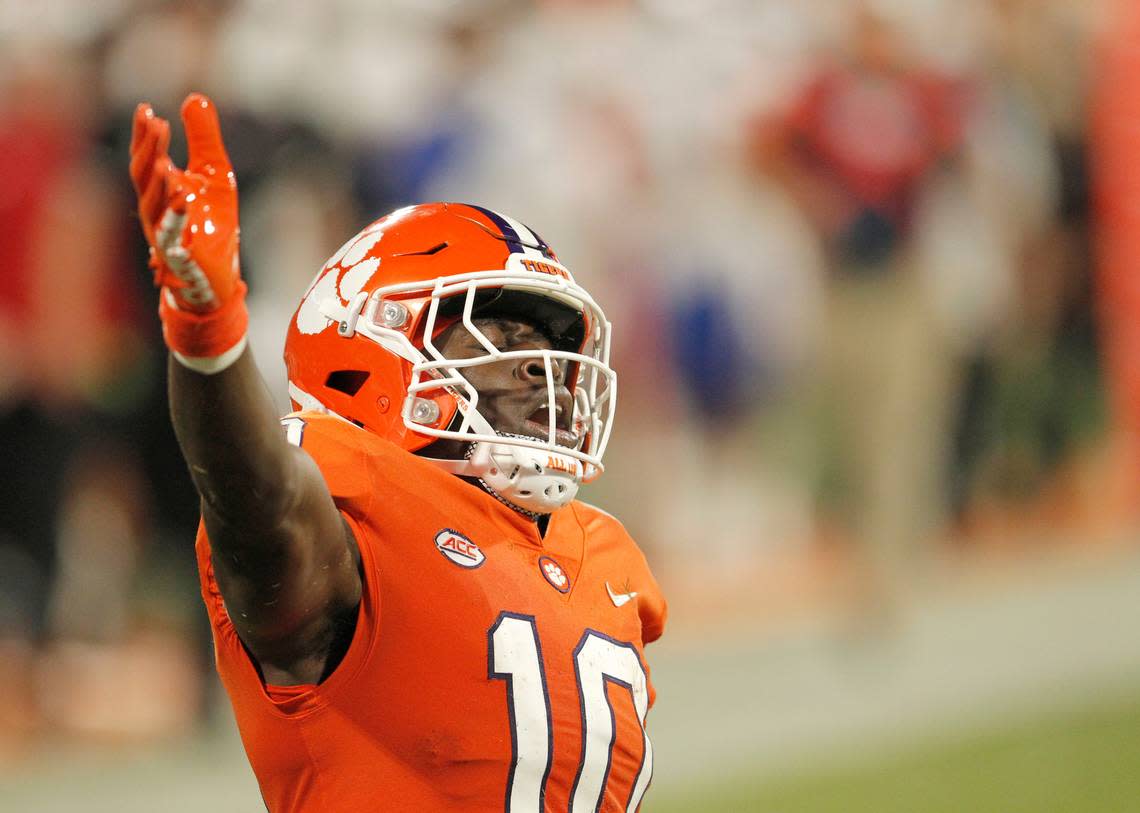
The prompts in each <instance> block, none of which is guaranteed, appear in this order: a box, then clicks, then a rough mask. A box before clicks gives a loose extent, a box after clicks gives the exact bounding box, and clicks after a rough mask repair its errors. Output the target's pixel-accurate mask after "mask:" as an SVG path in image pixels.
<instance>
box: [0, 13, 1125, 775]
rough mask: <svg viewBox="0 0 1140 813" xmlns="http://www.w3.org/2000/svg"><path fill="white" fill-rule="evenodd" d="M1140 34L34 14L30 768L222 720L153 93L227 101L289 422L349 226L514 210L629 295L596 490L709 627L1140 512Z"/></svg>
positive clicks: (3, 532) (6, 203) (878, 593)
mask: <svg viewBox="0 0 1140 813" xmlns="http://www.w3.org/2000/svg"><path fill="white" fill-rule="evenodd" d="M1138 26H1140V16H1138V14H1137V13H1136V12H1135V11H1133V10H1132V8H1131V4H1128V3H1124V4H1121V5H1120V6H1119V7H1117V6H1116V5H1115V4H1111V3H1107V2H1101V1H1099V0H1095V1H1094V0H1087V1H1085V2H1071V0H965V2H949V0H866V1H864V0H845V2H837V1H836V0H798V1H797V2H794V3H789V2H780V1H779V0H700V1H699V2H697V1H695V0H469V1H466V2H458V1H456V2H452V1H451V0H385V2H372V1H371V0H326V1H325V2H322V3H302V2H295V3H281V2H270V0H187V1H185V2H173V1H170V2H164V1H162V0H101V2H99V3H85V2H80V1H79V0H49V1H48V2H41V3H35V4H32V3H27V2H24V1H23V0H7V1H6V2H0V461H2V462H0V466H2V468H0V506H2V507H0V692H2V693H3V694H4V696H5V698H6V702H4V703H3V704H0V755H3V754H9V755H14V754H16V753H19V752H21V751H22V750H23V749H26V748H27V747H28V744H29V743H31V742H34V741H35V740H36V739H37V737H40V736H43V735H45V734H46V735H59V734H60V733H63V734H64V735H65V736H69V737H79V738H93V739H96V740H100V741H102V740H105V739H106V738H139V737H142V738H146V737H151V736H156V735H165V734H169V733H171V732H179V731H185V730H189V729H191V728H192V727H193V726H195V725H196V724H197V722H198V721H199V720H200V719H201V718H202V715H203V714H204V710H205V709H206V708H207V707H208V706H209V705H210V702H211V698H212V697H213V689H212V688H211V687H212V685H213V684H212V678H210V677H209V674H210V669H211V653H210V650H209V645H208V632H207V630H206V627H205V618H204V613H202V611H201V607H200V606H199V602H198V599H197V595H196V589H197V588H196V580H195V570H194V561H193V554H192V538H193V534H194V529H195V526H196V522H197V511H196V504H195V499H194V492H193V489H192V487H191V485H190V482H189V480H188V478H187V476H186V473H185V471H184V469H183V463H182V462H181V458H180V457H179V454H178V451H177V447H176V445H175V443H174V439H173V435H172V432H171V430H170V427H169V420H168V417H167V412H166V406H165V393H164V375H165V372H164V364H165V354H164V351H163V345H162V342H161V338H160V333H159V325H158V320H157V316H156V313H155V294H154V291H153V290H152V287H151V282H150V277H149V272H148V270H147V267H146V257H145V253H144V249H145V245H144V243H143V242H142V239H141V236H140V234H139V229H138V225H137V221H136V218H135V217H134V214H133V193H132V190H131V187H130V182H129V178H128V175H127V144H128V140H129V127H130V120H131V111H132V110H133V108H134V106H135V104H136V103H137V102H139V101H140V100H147V101H149V102H151V103H152V104H153V105H154V107H155V108H156V110H157V111H158V112H159V114H160V115H164V116H166V117H168V118H172V119H173V118H176V117H177V110H178V105H179V103H180V101H181V99H182V98H183V97H184V95H185V94H186V93H187V92H188V91H191V90H202V91H205V92H207V93H208V94H210V95H211V96H212V97H213V98H214V99H215V101H216V102H217V103H218V105H219V107H220V110H221V112H222V127H223V133H224V135H225V138H226V143H227V145H228V147H229V150H230V154H231V156H232V159H233V163H234V166H235V169H236V173H237V178H238V183H239V189H240V193H241V207H242V209H241V218H242V261H243V268H244V273H245V275H246V277H247V278H248V280H249V285H250V294H251V295H250V307H251V313H252V320H251V330H252V331H253V333H252V335H251V340H252V345H253V348H254V352H255V354H256V356H257V359H258V362H259V364H260V365H261V368H262V370H263V371H264V373H265V376H266V378H267V380H268V382H269V384H270V387H271V389H272V390H273V392H274V393H275V394H276V395H277V396H278V398H279V399H280V403H281V409H282V412H285V411H287V409H288V405H287V401H286V400H285V398H284V395H285V381H284V367H283V364H282V363H281V361H280V355H281V347H282V344H283V340H284V335H285V329H286V325H287V322H288V319H289V317H290V314H291V313H292V310H293V308H294V307H295V305H296V303H297V301H298V300H299V297H300V295H301V294H302V293H303V291H304V289H305V287H306V286H307V285H308V283H309V281H310V279H311V277H312V275H313V274H314V273H315V271H316V270H317V269H319V268H320V267H321V265H322V263H323V262H324V260H325V259H326V257H327V256H328V255H329V254H331V253H332V251H333V250H334V249H335V248H336V247H337V246H339V245H340V244H341V243H342V242H343V240H344V239H345V238H346V237H348V236H349V235H351V234H353V233H355V231H356V230H357V229H358V228H360V227H361V226H362V225H363V224H365V223H367V222H369V221H370V220H372V219H374V218H375V217H377V216H379V215H380V214H382V213H384V212H386V211H387V210H389V209H392V208H394V207H396V206H399V205H403V204H405V203H409V202H415V201H426V200H436V199H443V200H459V201H471V202H477V203H479V204H481V205H485V206H489V207H492V208H495V209H500V210H502V211H505V212H509V213H511V214H512V215H514V216H515V217H518V218H520V219H522V220H523V221H524V222H527V223H529V224H532V225H533V226H534V227H535V228H537V229H538V230H539V231H540V232H541V233H542V234H543V235H544V236H545V237H546V238H547V239H548V240H549V241H550V242H551V244H552V245H553V246H554V247H555V249H556V250H557V251H558V253H559V256H560V258H561V259H562V260H563V261H564V262H565V263H566V264H567V265H568V266H569V267H570V268H571V269H572V270H573V272H574V273H575V275H576V276H577V278H578V280H579V281H580V282H582V283H583V284H584V285H585V286H586V287H587V288H588V289H589V290H590V291H591V292H592V293H593V295H594V296H595V298H596V299H597V300H598V301H599V302H600V303H602V305H603V307H604V308H605V309H606V311H607V315H608V316H609V317H610V319H611V320H612V321H613V323H614V326H615V327H614V336H615V353H616V360H615V367H616V369H617V370H618V374H619V376H620V380H621V397H620V408H619V410H618V423H617V426H616V430H615V433H614V439H613V442H612V444H611V447H610V451H609V453H608V454H607V464H608V469H609V472H608V474H607V476H606V477H603V478H602V479H601V480H600V481H599V482H598V484H597V485H595V486H593V487H591V488H590V489H589V490H588V491H587V492H586V493H585V497H586V499H588V500H590V501H592V502H596V503H598V504H599V505H601V506H603V507H605V508H607V509H609V510H611V511H613V512H614V513H615V514H617V515H618V516H619V517H620V518H621V519H622V520H623V521H624V522H625V524H626V525H627V527H628V528H629V529H630V531H631V532H632V533H633V535H634V536H635V538H637V539H638V540H639V541H640V542H641V544H642V545H643V546H644V548H645V549H646V550H647V552H648V555H649V557H650V560H651V562H652V563H653V564H654V566H655V569H656V570H657V572H658V573H659V576H660V579H661V581H662V582H663V584H664V586H665V587H666V590H667V592H668V593H671V594H672V595H673V596H674V597H675V601H674V617H675V618H676V621H677V624H678V625H679V626H680V627H681V628H682V629H684V628H685V627H686V625H689V626H690V627H691V628H692V629H694V630H699V629H700V628H701V627H702V625H709V624H715V623H718V622H719V620H720V619H722V618H723V617H724V614H726V613H727V614H736V615H739V616H747V617H749V618H751V619H763V618H778V617H780V615H781V613H786V612H790V611H792V608H795V607H800V606H804V605H810V604H812V603H818V602H844V603H847V604H848V605H849V606H850V607H851V611H852V613H853V617H858V618H862V619H865V620H870V622H871V623H872V624H874V623H877V622H876V619H889V617H890V616H891V614H892V612H893V609H892V608H893V607H895V606H896V605H897V604H899V603H900V602H902V601H905V597H906V595H908V593H912V592H914V591H916V590H922V589H923V585H925V584H927V583H928V582H929V579H931V578H936V576H934V577H932V576H931V575H930V574H931V573H937V572H939V571H938V568H939V567H943V566H944V563H945V562H946V561H947V560H958V559H960V558H962V557H970V556H973V555H978V556H984V555H989V554H992V553H993V552H994V551H999V552H1001V553H1002V555H1005V554H1006V553H1010V555H1014V554H1016V555H1018V556H1022V555H1024V556H1030V555H1033V551H1034V549H1036V548H1038V547H1041V546H1049V545H1054V544H1061V541H1060V540H1062V539H1064V540H1069V542H1067V544H1072V540H1079V541H1083V542H1078V544H1079V543H1085V544H1091V542H1089V540H1094V541H1095V540H1098V539H1101V538H1102V537H1103V536H1104V535H1105V534H1107V533H1110V532H1111V531H1112V530H1113V529H1117V528H1121V527H1131V525H1133V524H1134V523H1135V520H1136V511H1135V508H1136V505H1137V502H1136V499H1135V498H1136V496H1137V493H1136V489H1135V480H1136V472H1137V470H1138V469H1137V466H1136V463H1137V462H1140V455H1137V453H1136V449H1135V448H1134V444H1135V439H1136V437H1137V436H1138V433H1137V432H1136V431H1134V427H1133V425H1132V424H1133V423H1134V422H1135V421H1136V420H1137V418H1138V416H1140V403H1138V401H1140V398H1138V397H1137V393H1138V391H1140V386H1137V385H1136V379H1137V377H1138V376H1140V357H1138V350H1140V347H1138V345H1140V342H1138V341H1137V336H1136V334H1137V332H1138V331H1140V327H1133V323H1135V324H1137V325H1140V296H1137V295H1135V294H1134V293H1132V288H1135V287H1136V286H1137V283H1135V282H1132V281H1131V280H1130V277H1129V274H1128V271H1129V269H1130V268H1135V262H1136V261H1138V260H1140V246H1137V245H1135V238H1134V239H1132V240H1131V241H1130V239H1129V237H1128V233H1129V232H1130V231H1135V232H1137V233H1140V230H1133V229H1132V228H1131V225H1132V224H1131V223H1130V218H1133V217H1136V216H1137V215H1134V214H1132V213H1131V211H1130V207H1129V205H1128V201H1129V200H1131V199H1133V198H1134V195H1133V198H1130V197H1129V194H1130V192H1133V187H1136V188H1140V181H1137V180H1133V179H1132V177H1131V175H1132V174H1133V173H1134V172H1135V170H1131V169H1130V168H1129V164H1130V163H1131V162H1130V152H1132V153H1134V150H1135V149H1136V147H1140V136H1134V135H1132V134H1131V133H1130V132H1129V129H1130V128H1129V124H1128V122H1129V120H1131V121H1132V122H1133V124H1132V125H1131V129H1133V130H1135V129H1136V127H1135V121H1136V120H1137V119H1136V117H1137V115H1140V110H1138V108H1137V106H1136V104H1131V103H1132V102H1135V101H1136V99H1137V98H1140V94H1137V93H1136V92H1135V91H1133V90H1132V89H1131V84H1132V83H1131V82H1130V81H1128V80H1129V77H1130V76H1135V75H1138V74H1137V73H1136V70H1134V68H1135V67H1136V66H1133V65H1131V64H1130V59H1131V57H1130V56H1129V51H1130V47H1129V44H1130V42H1134V41H1135V40H1136V37H1135V34H1134V32H1136V31H1137V30H1138ZM1131 50H1138V49H1137V48H1136V46H1131ZM1138 52H1140V51H1138ZM1129 94H1131V96H1129ZM1137 104H1140V102H1137ZM174 129H175V131H176V135H175V144H174V146H173V152H174V154H175V159H176V161H180V160H181V158H182V156H184V152H182V150H183V149H184V147H183V145H182V144H181V143H179V141H178V135H177V131H179V130H180V127H175V128H174ZM1094 190H1095V192H1096V194H1095V195H1094V194H1093V191H1094ZM1131 208H1136V209H1137V210H1138V211H1140V208H1138V207H1136V206H1135V204H1132V207H1131ZM1118 269H1119V270H1118ZM940 563H941V564H940ZM886 623H889V621H887V622H886ZM127 698H130V702H129V703H127V702H126V700H127Z"/></svg>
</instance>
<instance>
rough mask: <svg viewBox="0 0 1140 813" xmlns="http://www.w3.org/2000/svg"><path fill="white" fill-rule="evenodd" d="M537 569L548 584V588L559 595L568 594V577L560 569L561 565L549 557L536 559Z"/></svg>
mask: <svg viewBox="0 0 1140 813" xmlns="http://www.w3.org/2000/svg"><path fill="white" fill-rule="evenodd" d="M538 569H539V570H541V571H542V575H543V578H545V579H546V580H547V581H548V582H550V586H551V587H553V588H554V589H555V590H557V591H558V592H559V593H569V592H570V577H569V576H567V575H566V571H565V570H563V569H562V565H560V564H558V562H556V561H554V560H553V559H551V558H550V557H549V556H540V557H538Z"/></svg>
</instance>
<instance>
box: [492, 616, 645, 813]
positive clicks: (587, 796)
mask: <svg viewBox="0 0 1140 813" xmlns="http://www.w3.org/2000/svg"><path fill="white" fill-rule="evenodd" d="M487 638H488V647H489V670H488V677H490V678H491V679H493V680H502V681H505V682H506V684H507V715H508V719H509V721H510V727H511V749H512V757H513V758H512V762H511V770H510V773H509V774H508V775H507V797H506V806H505V810H506V813H535V811H539V812H540V813H541V811H544V810H545V797H546V779H547V777H548V776H549V774H550V766H551V763H552V761H553V759H554V735H553V733H552V731H551V723H550V718H551V715H550V692H549V691H548V690H547V685H546V670H545V669H544V667H543V660H542V646H541V644H540V642H539V637H538V627H537V626H536V625H535V621H534V617H533V616H529V615H520V614H517V613H508V612H503V613H500V614H499V618H498V620H496V621H495V623H494V625H492V627H491V629H490V630H488V633H487ZM573 661H574V675H575V677H576V678H577V683H578V697H579V702H580V703H581V717H582V723H583V731H582V754H581V760H580V762H579V764H578V773H577V775H576V776H575V779H574V785H573V787H572V789H571V791H570V813H594V811H596V810H598V808H599V806H600V805H601V801H602V794H603V793H604V791H605V787H606V780H607V779H608V778H609V772H610V761H611V757H612V755H611V752H612V749H613V745H614V737H615V735H616V730H615V726H614V711H613V708H612V707H611V706H610V702H609V697H608V695H607V693H606V684H607V683H614V684H616V685H618V686H621V687H622V688H624V689H626V690H627V691H629V693H630V695H631V696H632V698H633V707H634V709H635V711H636V712H637V719H638V722H639V723H640V725H641V736H642V740H643V745H644V748H643V750H642V754H643V756H642V761H641V765H640V766H639V768H638V770H637V773H636V775H635V777H634V780H633V788H632V790H631V792H630V796H629V799H628V801H627V802H626V806H625V809H626V811H628V812H629V813H632V811H635V810H637V807H638V805H639V804H641V797H642V796H643V795H644V794H645V789H646V788H647V787H648V786H649V780H650V778H651V776H652V774H653V746H652V745H651V744H650V742H649V736H648V735H647V734H646V733H645V714H646V712H647V711H648V710H649V690H648V687H647V680H646V676H645V669H644V668H643V667H642V665H641V659H640V658H639V657H638V655H637V650H636V649H635V648H634V646H633V644H629V643H623V642H621V641H615V640H614V639H612V638H610V637H609V636H607V635H604V634H602V633H600V632H597V631H595V630H589V629H588V630H586V631H585V632H584V633H583V634H582V638H581V639H580V640H579V642H578V646H576V647H575V648H574V653H573Z"/></svg>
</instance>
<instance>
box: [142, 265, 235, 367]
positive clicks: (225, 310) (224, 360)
mask: <svg viewBox="0 0 1140 813" xmlns="http://www.w3.org/2000/svg"><path fill="white" fill-rule="evenodd" d="M245 293H246V285H245V283H244V282H242V281H238V284H237V289H236V290H235V291H234V293H233V296H231V297H230V298H229V299H228V300H227V301H226V303H225V304H224V305H222V306H221V307H220V308H218V309H217V310H213V311H209V312H208V313H195V312H193V311H184V310H180V309H179V308H178V306H177V304H176V303H175V302H174V297H173V296H172V295H171V294H170V292H169V291H167V290H166V289H165V288H164V289H163V291H162V293H161V295H160V296H159V298H158V315H159V317H160V318H161V319H162V338H163V339H164V340H165V342H166V346H167V347H168V348H170V351H171V353H173V354H174V358H175V359H176V360H177V361H178V362H179V363H180V364H182V365H184V366H186V367H189V368H190V369H192V370H196V371H197V372H201V373H206V374H213V373H218V372H221V371H222V370H224V369H225V368H226V367H229V366H230V365H231V364H233V363H234V362H235V361H237V359H238V357H239V356H240V355H241V352H242V350H244V349H245V343H246V329H247V328H248V326H249V311H248V310H247V309H246V306H245Z"/></svg>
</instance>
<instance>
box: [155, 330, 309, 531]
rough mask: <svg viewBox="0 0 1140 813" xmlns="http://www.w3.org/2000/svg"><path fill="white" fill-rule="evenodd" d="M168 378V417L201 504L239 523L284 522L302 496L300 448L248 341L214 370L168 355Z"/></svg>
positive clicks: (236, 525) (225, 520)
mask: <svg viewBox="0 0 1140 813" xmlns="http://www.w3.org/2000/svg"><path fill="white" fill-rule="evenodd" d="M169 380H170V415H171V420H172V421H173V422H174V431H175V434H176V435H177V436H178V443H179V445H180V446H181V447H182V454H183V456H184V457H185V458H186V463H187V465H188V466H189V467H190V476H191V477H192V478H193V480H194V485H195V487H196V488H197V489H198V494H199V495H200V496H201V498H202V503H203V509H204V510H205V511H208V512H209V513H210V514H212V515H213V517H212V518H214V519H217V520H218V521H220V522H221V523H224V524H225V525H226V526H227V527H228V528H232V529H234V530H235V531H241V530H246V529H259V530H263V529H265V528H270V527H275V526H277V525H278V524H280V522H281V521H282V519H283V518H285V517H286V515H287V514H288V512H289V510H290V508H291V507H292V506H293V505H294V504H295V503H296V502H297V496H298V489H297V479H298V478H297V473H296V468H297V466H296V458H295V456H294V453H295V452H296V449H295V448H294V447H292V446H290V445H289V444H288V443H287V442H286V440H285V435H284V433H283V432H282V431H281V425H280V423H279V422H278V416H277V412H276V408H275V406H274V404H273V400H272V399H271V398H270V396H269V393H268V391H267V390H266V387H265V384H264V382H263V381H262V378H261V375H260V374H259V373H258V370H257V366H256V365H255V364H254V361H253V356H252V354H251V353H250V352H249V349H248V348H247V349H246V350H245V351H244V352H243V353H242V354H241V356H240V357H239V358H238V360H237V361H236V362H234V364H233V365H231V366H230V367H229V368H227V369H226V370H223V371H222V372H220V373H216V374H214V375H203V374H202V373H198V372H195V371H193V370H190V369H188V368H186V367H185V366H183V365H182V364H180V363H178V362H177V361H176V360H175V359H174V358H173V357H171V358H170V363H169Z"/></svg>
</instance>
